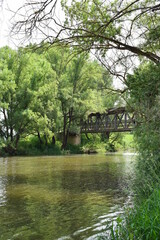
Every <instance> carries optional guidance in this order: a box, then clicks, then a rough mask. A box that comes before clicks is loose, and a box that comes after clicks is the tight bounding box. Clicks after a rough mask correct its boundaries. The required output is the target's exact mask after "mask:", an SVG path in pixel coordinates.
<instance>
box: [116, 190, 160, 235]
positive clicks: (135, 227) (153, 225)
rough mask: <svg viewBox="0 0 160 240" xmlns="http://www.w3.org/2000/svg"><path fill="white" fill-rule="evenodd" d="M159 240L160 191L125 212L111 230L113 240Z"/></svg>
mask: <svg viewBox="0 0 160 240" xmlns="http://www.w3.org/2000/svg"><path fill="white" fill-rule="evenodd" d="M122 239H123V240H134V239H136V240H158V239H160V190H159V189H155V190H154V192H153V193H152V194H151V195H150V196H149V197H148V199H146V200H142V202H141V203H140V205H138V206H136V205H135V206H134V208H133V209H129V210H128V211H126V212H125V216H124V218H123V219H118V220H117V227H116V229H111V240H122Z"/></svg>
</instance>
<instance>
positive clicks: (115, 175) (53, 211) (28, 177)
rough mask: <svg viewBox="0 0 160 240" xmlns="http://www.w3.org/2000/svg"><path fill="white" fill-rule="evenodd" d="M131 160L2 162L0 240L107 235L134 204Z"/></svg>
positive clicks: (125, 157)
mask: <svg viewBox="0 0 160 240" xmlns="http://www.w3.org/2000/svg"><path fill="white" fill-rule="evenodd" d="M133 159H134V158H133V156H129V155H123V156H118V155H117V156H116V155H109V156H107V155H106V156H105V155H103V156H101V155H87V156H86V155H83V156H65V157H34V158H33V157H32V158H31V157H25V158H5V159H0V240H9V239H10V240H13V239H14V240H54V239H59V240H60V239H61V240H64V239H77V240H81V239H90V240H91V239H98V236H99V235H106V231H107V228H108V227H109V225H110V224H111V221H112V220H113V219H115V218H116V217H117V215H118V214H119V213H121V212H122V208H123V206H124V205H126V204H128V201H129V199H130V196H129V192H128V190H127V189H128V183H129V182H130V178H131V176H132V172H133V164H132V162H133Z"/></svg>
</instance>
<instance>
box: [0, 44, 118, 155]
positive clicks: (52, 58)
mask: <svg viewBox="0 0 160 240" xmlns="http://www.w3.org/2000/svg"><path fill="white" fill-rule="evenodd" d="M0 87H1V90H0V100H1V101H0V111H1V115H2V117H1V119H0V137H1V138H2V139H3V140H4V141H3V142H4V143H3V145H4V147H3V150H4V151H6V153H7V152H10V153H11V154H13V155H14V154H17V153H19V154H22V153H23V154H25V152H26V154H29V151H28V149H27V150H26V151H25V149H23V147H22V149H21V145H20V146H19V144H20V143H19V141H26V142H27V136H36V138H37V139H38V140H37V141H39V144H40V145H41V147H42V145H43V144H44V145H46V146H48V145H49V144H50V139H52V137H53V136H54V135H55V134H56V133H57V132H59V131H61V132H63V148H65V147H66V146H67V137H68V134H69V132H73V133H79V131H80V128H79V127H78V125H77V124H78V123H79V122H80V119H85V118H87V116H88V115H89V114H90V113H91V112H104V111H105V109H106V108H108V107H113V105H114V102H115V101H117V100H118V95H114V96H110V95H109V91H108V90H107V88H108V87H109V88H110V87H112V78H111V76H110V74H109V73H108V72H107V71H106V70H105V69H104V68H103V67H102V66H100V65H99V64H98V62H97V61H95V60H91V59H90V58H89V55H88V54H79V55H77V54H76V55H75V52H74V51H73V49H69V48H64V47H63V46H62V47H56V48H49V49H47V51H46V52H44V51H43V49H41V51H40V50H39V51H37V53H35V52H28V51H26V49H22V48H20V49H18V51H15V50H12V49H10V48H8V47H5V48H1V49H0ZM31 143H32V140H31ZM35 147H37V149H38V148H39V147H38V146H36V145H35ZM41 150H42V149H41ZM16 151H17V153H16ZM77 151H79V150H77ZM71 152H72V150H71Z"/></svg>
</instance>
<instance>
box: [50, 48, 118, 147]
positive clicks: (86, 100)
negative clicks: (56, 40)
mask: <svg viewBox="0 0 160 240" xmlns="http://www.w3.org/2000/svg"><path fill="white" fill-rule="evenodd" d="M73 53H74V52H73V51H72V50H69V49H67V50H66V49H65V50H64V49H63V48H57V49H55V48H54V49H50V50H49V51H48V52H47V53H46V57H47V59H48V61H50V63H51V66H52V68H53V69H54V71H56V73H57V86H58V90H57V91H58V95H57V100H58V102H59V104H58V103H57V107H58V106H59V107H60V115H61V117H60V118H61V119H62V120H61V121H59V123H58V125H59V127H60V128H61V129H62V132H63V144H62V148H66V145H67V139H68V135H69V132H71V131H78V128H77V127H76V124H75V122H76V120H79V119H81V118H84V117H85V115H86V116H87V115H88V114H89V113H90V112H92V111H94V112H96V111H104V110H105V108H107V106H104V105H103V103H104V99H107V98H108V96H107V97H106V96H105V97H104V96H102V90H103V87H106V86H111V83H112V79H111V77H110V76H109V74H108V75H107V76H108V78H105V77H104V74H105V73H106V72H105V70H104V69H103V68H102V67H101V66H100V65H99V64H98V63H97V62H96V61H91V60H90V59H89V56H88V54H87V55H86V54H80V55H76V56H74V55H73ZM106 74H107V73H106ZM98 88H99V91H98ZM112 104H113V102H112ZM73 128H74V130H73Z"/></svg>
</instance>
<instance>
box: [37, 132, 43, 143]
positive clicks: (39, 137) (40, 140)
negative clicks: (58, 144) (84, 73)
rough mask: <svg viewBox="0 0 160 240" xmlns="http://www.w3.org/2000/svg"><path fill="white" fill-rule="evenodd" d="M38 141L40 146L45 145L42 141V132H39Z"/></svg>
mask: <svg viewBox="0 0 160 240" xmlns="http://www.w3.org/2000/svg"><path fill="white" fill-rule="evenodd" d="M38 139H39V142H40V145H42V144H43V141H42V139H41V135H40V132H39V131H38Z"/></svg>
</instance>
